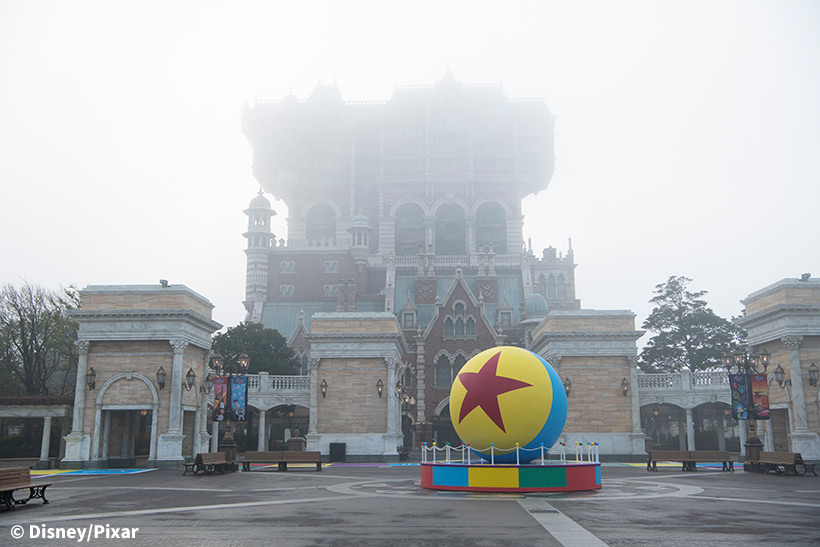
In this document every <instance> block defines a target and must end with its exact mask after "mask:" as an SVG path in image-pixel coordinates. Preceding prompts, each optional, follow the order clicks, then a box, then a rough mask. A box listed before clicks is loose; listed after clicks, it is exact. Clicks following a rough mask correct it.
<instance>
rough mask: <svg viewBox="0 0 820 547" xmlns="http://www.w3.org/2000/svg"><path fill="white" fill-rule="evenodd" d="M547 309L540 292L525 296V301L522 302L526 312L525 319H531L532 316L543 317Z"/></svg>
mask: <svg viewBox="0 0 820 547" xmlns="http://www.w3.org/2000/svg"><path fill="white" fill-rule="evenodd" d="M548 311H549V307H548V306H547V301H546V299H545V298H544V297H543V296H541V293H534V294H533V295H532V296H530V297H529V298H527V303H526V304H524V313H526V314H527V319H532V318H533V317H544V316H545V315H547V312H548Z"/></svg>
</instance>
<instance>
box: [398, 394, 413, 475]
mask: <svg viewBox="0 0 820 547" xmlns="http://www.w3.org/2000/svg"><path fill="white" fill-rule="evenodd" d="M396 398H397V399H398V400H399V404H400V405H401V410H402V419H401V420H402V428H401V433H402V437H403V439H402V442H404V437H405V436H406V435H407V433H408V432H409V427H410V425H409V420H410V419H409V418H408V424H407V427H408V430H407V431H405V422H404V414H405V413H408V414H410V413H412V412H413V410H414V409H415V408H416V398H415V397H413V396H412V395H410V393H408V391H407V388H406V387H405V385H404V384H403V383H402V381H401V380H399V381H398V382H396ZM411 444H412V443H411ZM411 448H412V447H411ZM411 448H408V447H407V446H402V450H399V459H406V458H407V453H408V452H409V450H410V449H411Z"/></svg>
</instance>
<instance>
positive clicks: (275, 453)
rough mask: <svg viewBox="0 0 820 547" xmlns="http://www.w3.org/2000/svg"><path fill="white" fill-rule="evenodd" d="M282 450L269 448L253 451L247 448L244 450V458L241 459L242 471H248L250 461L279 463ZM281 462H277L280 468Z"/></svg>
mask: <svg viewBox="0 0 820 547" xmlns="http://www.w3.org/2000/svg"><path fill="white" fill-rule="evenodd" d="M282 452H283V451H282V450H270V451H265V452H261V451H253V450H249V451H248V452H245V459H244V460H243V461H242V471H250V470H251V464H252V463H264V464H273V463H275V464H279V462H281V461H282ZM281 467H282V466H281V464H279V468H280V470H281Z"/></svg>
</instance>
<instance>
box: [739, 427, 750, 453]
mask: <svg viewBox="0 0 820 547" xmlns="http://www.w3.org/2000/svg"><path fill="white" fill-rule="evenodd" d="M737 430H738V433H739V434H740V453H741V454H744V455H745V452H744V450H743V447H744V446H746V440H747V439H748V438H749V435H748V433H747V431H746V425H745V424H744V423H743V420H738V422H737Z"/></svg>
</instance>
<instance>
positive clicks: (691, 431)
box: [686, 408, 697, 450]
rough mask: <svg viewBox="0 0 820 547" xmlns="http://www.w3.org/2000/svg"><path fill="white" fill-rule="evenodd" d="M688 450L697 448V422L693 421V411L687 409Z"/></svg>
mask: <svg viewBox="0 0 820 547" xmlns="http://www.w3.org/2000/svg"><path fill="white" fill-rule="evenodd" d="M686 450H697V448H695V421H694V420H693V419H692V409H691V408H687V409H686Z"/></svg>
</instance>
